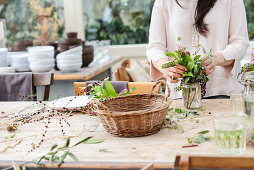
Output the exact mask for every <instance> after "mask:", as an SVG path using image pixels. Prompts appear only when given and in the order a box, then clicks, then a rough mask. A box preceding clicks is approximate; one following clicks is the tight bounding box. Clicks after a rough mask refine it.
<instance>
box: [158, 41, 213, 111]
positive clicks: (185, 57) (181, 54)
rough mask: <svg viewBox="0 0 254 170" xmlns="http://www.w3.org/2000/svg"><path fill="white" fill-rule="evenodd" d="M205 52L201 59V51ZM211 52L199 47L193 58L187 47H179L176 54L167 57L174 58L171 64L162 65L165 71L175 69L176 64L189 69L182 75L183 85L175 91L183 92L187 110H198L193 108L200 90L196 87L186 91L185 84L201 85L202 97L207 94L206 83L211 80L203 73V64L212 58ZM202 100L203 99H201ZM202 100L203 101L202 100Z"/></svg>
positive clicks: (171, 53)
mask: <svg viewBox="0 0 254 170" xmlns="http://www.w3.org/2000/svg"><path fill="white" fill-rule="evenodd" d="M201 49H202V50H203V53H204V54H205V56H204V57H203V58H202V59H201V55H199V54H198V53H199V51H200V50H201ZM211 52H212V51H211V50H210V51H209V53H207V52H206V50H205V49H204V48H201V46H198V47H197V50H196V51H195V52H194V54H192V56H193V57H191V54H190V52H188V51H186V48H185V47H181V46H178V50H176V51H174V52H167V53H166V55H167V56H169V57H172V58H173V60H172V61H171V62H168V63H165V64H163V65H162V68H163V69H166V68H169V67H174V66H176V63H178V64H180V65H182V66H184V67H186V68H187V71H186V73H184V74H182V76H183V78H182V79H181V84H180V86H179V87H177V88H176V89H175V90H177V91H180V90H183V92H182V93H183V100H184V105H185V107H186V108H188V109H189V108H198V107H199V106H197V107H196V106H194V107H193V106H192V105H193V104H194V101H195V98H197V96H199V95H198V93H199V90H195V88H194V86H192V87H191V88H187V89H184V88H183V85H184V84H188V83H189V84H192V83H199V84H200V85H201V96H202V97H203V96H204V95H205V93H206V82H207V81H208V80H209V79H208V77H207V76H206V75H205V74H204V72H203V69H204V68H203V66H202V65H203V63H204V61H205V60H206V59H208V58H210V57H212V54H211ZM200 98H201V97H200ZM200 100H201V99H200Z"/></svg>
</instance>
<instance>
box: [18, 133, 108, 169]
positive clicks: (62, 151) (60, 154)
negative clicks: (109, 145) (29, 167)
mask: <svg viewBox="0 0 254 170" xmlns="http://www.w3.org/2000/svg"><path fill="white" fill-rule="evenodd" d="M103 141H104V139H94V138H93V137H87V138H85V139H83V140H81V141H79V142H77V143H76V144H74V145H73V146H71V147H70V139H67V140H66V142H65V144H64V145H63V146H62V147H58V145H57V144H54V145H53V146H52V147H51V149H50V151H49V152H48V153H47V154H46V155H43V156H42V157H40V158H39V159H38V160H35V161H33V162H34V163H35V164H37V165H44V163H46V162H49V163H50V164H52V163H57V166H60V165H61V164H62V163H64V160H65V159H66V157H67V156H69V157H70V158H72V159H73V160H74V161H78V158H77V157H76V156H75V155H74V154H73V153H72V152H71V149H72V148H73V147H76V146H78V145H80V144H97V143H101V142H103ZM42 161H44V162H42ZM23 167H25V165H24V166H23Z"/></svg>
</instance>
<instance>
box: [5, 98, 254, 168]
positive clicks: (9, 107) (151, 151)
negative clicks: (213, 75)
mask: <svg viewBox="0 0 254 170" xmlns="http://www.w3.org/2000/svg"><path fill="white" fill-rule="evenodd" d="M31 104H33V103H32V102H16V103H11V102H9V103H8V102H6V103H0V112H1V111H4V112H5V114H3V115H1V116H4V115H6V114H10V113H13V112H18V111H19V110H21V109H23V108H24V107H26V106H29V105H31ZM202 106H203V108H204V109H205V111H204V113H202V115H200V116H197V117H196V118H194V119H192V120H186V121H183V122H181V123H180V124H181V127H182V128H183V130H184V132H182V131H181V130H176V129H173V128H171V129H169V128H164V129H162V130H161V131H160V132H159V133H157V134H154V135H151V136H146V137H138V138H119V137H114V136H111V135H110V134H108V133H107V132H106V131H105V129H104V128H103V126H102V125H101V124H100V121H99V118H98V117H95V116H90V115H88V114H80V113H75V114H74V116H71V117H69V116H68V117H66V120H67V121H68V122H69V123H70V125H71V126H70V127H69V126H67V125H66V124H64V129H65V133H66V135H65V136H63V135H62V133H61V130H60V129H61V128H60V126H59V124H58V123H57V121H58V120H57V119H55V120H54V121H53V122H52V123H51V124H50V128H49V129H48V133H47V135H46V139H45V142H44V143H43V144H42V146H41V147H40V148H38V149H36V150H35V151H33V152H32V153H30V154H27V151H28V150H30V149H31V145H32V143H34V144H36V143H38V142H39V141H40V139H41V135H42V133H43V131H44V126H45V125H44V123H43V122H37V123H33V124H26V125H23V126H20V127H18V130H17V132H16V135H15V137H14V138H13V139H8V140H5V139H4V137H6V136H9V135H10V134H8V132H7V131H6V130H5V129H4V126H2V125H1V126H0V143H1V144H0V151H1V150H3V149H4V148H6V147H7V146H12V145H14V144H15V143H17V141H19V140H20V139H23V141H22V142H21V143H20V144H19V145H17V146H16V147H15V148H13V149H8V150H7V151H6V152H4V153H0V160H2V161H11V160H17V161H31V160H32V159H34V158H37V157H39V156H42V155H43V154H45V153H47V152H48V151H49V149H50V147H51V146H52V145H53V144H55V143H57V144H58V145H63V144H64V143H65V141H66V140H65V139H66V138H68V137H70V136H76V137H72V138H71V143H72V144H73V143H75V142H77V141H80V140H81V139H84V138H86V137H88V136H93V137H94V138H100V139H105V141H104V142H103V143H99V144H81V145H79V146H77V147H76V148H74V149H73V150H72V152H73V153H74V154H75V155H76V156H77V157H78V158H79V160H80V162H82V167H114V168H117V167H121V168H124V167H142V166H144V165H145V164H147V163H150V162H153V163H155V166H156V167H157V168H169V167H172V166H173V163H174V158H175V156H176V155H177V154H192V155H201V156H202V155H205V156H214V155H216V156H218V155H217V154H216V151H215V142H214V141H212V142H205V143H202V144H200V146H198V147H193V148H182V146H183V145H188V142H187V137H191V136H193V135H195V134H196V133H198V132H200V131H203V130H209V131H210V133H209V134H210V135H212V136H213V126H212V116H213V115H214V114H216V113H218V112H227V111H230V101H229V100H221V99H220V100H203V103H202ZM172 107H175V108H181V107H182V101H181V100H177V101H173V104H172ZM196 120H199V123H197V121H196ZM3 121H4V119H0V123H1V124H3V123H4V122H3ZM100 149H107V150H108V152H100V151H99V150H100ZM26 154H27V155H26ZM242 156H247V157H251V156H254V152H253V150H252V149H251V148H247V151H246V153H245V154H243V155H242ZM67 161H68V162H73V161H72V160H71V159H69V158H67ZM130 162H131V164H130ZM75 165H76V164H75ZM65 166H70V165H69V164H65ZM72 166H73V165H72ZM77 166H79V165H77ZM121 168H120V169H121Z"/></svg>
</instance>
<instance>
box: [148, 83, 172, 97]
mask: <svg viewBox="0 0 254 170" xmlns="http://www.w3.org/2000/svg"><path fill="white" fill-rule="evenodd" d="M158 84H164V85H166V88H167V89H168V95H167V97H170V87H169V85H168V83H166V82H165V81H164V80H159V81H157V82H156V83H155V84H154V86H153V88H152V90H151V94H152V93H153V90H154V89H155V87H156V86H157V85H158Z"/></svg>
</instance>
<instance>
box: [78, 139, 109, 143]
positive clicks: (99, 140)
mask: <svg viewBox="0 0 254 170" xmlns="http://www.w3.org/2000/svg"><path fill="white" fill-rule="evenodd" d="M104 140H105V139H93V138H90V139H88V140H86V141H84V142H83V143H85V144H96V143H102V142H104Z"/></svg>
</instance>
